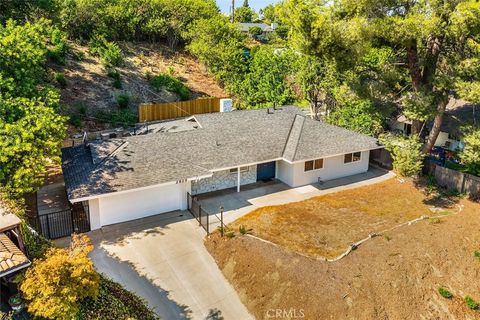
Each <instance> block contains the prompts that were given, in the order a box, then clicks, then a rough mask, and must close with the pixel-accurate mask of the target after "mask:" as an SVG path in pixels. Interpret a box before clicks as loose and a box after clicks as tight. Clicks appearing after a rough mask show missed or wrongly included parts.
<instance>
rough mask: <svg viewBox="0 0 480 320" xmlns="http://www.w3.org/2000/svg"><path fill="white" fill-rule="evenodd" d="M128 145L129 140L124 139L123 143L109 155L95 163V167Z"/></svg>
mask: <svg viewBox="0 0 480 320" xmlns="http://www.w3.org/2000/svg"><path fill="white" fill-rule="evenodd" d="M127 145H128V141H124V142H123V143H122V144H121V145H119V146H118V147H117V148H116V149H115V150H113V151H112V152H111V153H110V154H109V155H108V156H106V157H105V158H103V159H102V160H101V161H100V162H99V163H97V164H96V165H95V169H97V168H98V167H99V166H100V165H101V164H103V163H104V162H106V161H107V160H109V159H110V158H111V157H113V156H115V155H116V154H117V153H119V152H120V151H122V150H123V149H124V148H125V147H126V146H127Z"/></svg>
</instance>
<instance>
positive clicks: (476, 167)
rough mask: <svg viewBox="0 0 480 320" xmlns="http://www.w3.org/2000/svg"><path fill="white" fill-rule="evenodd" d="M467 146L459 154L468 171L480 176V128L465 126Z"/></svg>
mask: <svg viewBox="0 0 480 320" xmlns="http://www.w3.org/2000/svg"><path fill="white" fill-rule="evenodd" d="M463 131H464V138H463V139H464V141H465V148H464V149H463V151H462V152H460V154H459V156H460V159H461V160H462V164H463V165H465V169H466V171H467V172H468V173H470V174H473V175H475V176H480V128H464V129H463Z"/></svg>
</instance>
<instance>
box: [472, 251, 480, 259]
mask: <svg viewBox="0 0 480 320" xmlns="http://www.w3.org/2000/svg"><path fill="white" fill-rule="evenodd" d="M473 256H474V257H475V258H478V259H480V251H478V250H475V252H474V253H473Z"/></svg>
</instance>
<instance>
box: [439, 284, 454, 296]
mask: <svg viewBox="0 0 480 320" xmlns="http://www.w3.org/2000/svg"><path fill="white" fill-rule="evenodd" d="M438 293H439V294H440V295H441V296H442V297H444V298H445V299H451V298H452V297H453V294H452V293H451V292H450V291H448V289H447V288H445V287H440V288H438Z"/></svg>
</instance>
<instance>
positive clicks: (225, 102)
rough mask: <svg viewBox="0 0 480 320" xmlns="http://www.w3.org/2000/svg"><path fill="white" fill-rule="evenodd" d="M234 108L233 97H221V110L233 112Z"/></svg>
mask: <svg viewBox="0 0 480 320" xmlns="http://www.w3.org/2000/svg"><path fill="white" fill-rule="evenodd" d="M232 109H233V101H232V99H220V112H231V111H232Z"/></svg>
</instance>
